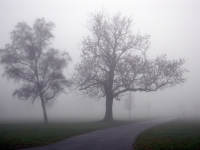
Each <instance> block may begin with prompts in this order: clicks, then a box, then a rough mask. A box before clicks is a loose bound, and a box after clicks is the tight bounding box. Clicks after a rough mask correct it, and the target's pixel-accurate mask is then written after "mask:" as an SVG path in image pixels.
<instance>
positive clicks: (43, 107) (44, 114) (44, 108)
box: [40, 95, 48, 124]
mask: <svg viewBox="0 0 200 150" xmlns="http://www.w3.org/2000/svg"><path fill="white" fill-rule="evenodd" d="M40 99H41V104H42V110H43V116H44V124H46V123H48V118H47V112H46V107H45V103H44V99H43V97H42V95H40Z"/></svg>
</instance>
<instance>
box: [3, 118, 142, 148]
mask: <svg viewBox="0 0 200 150" xmlns="http://www.w3.org/2000/svg"><path fill="white" fill-rule="evenodd" d="M137 121H139V120H137ZM128 123H130V122H127V121H114V122H103V121H99V122H90V123H63V124H58V123H57V124H5V125H0V149H18V148H28V147H35V146H41V145H47V144H51V143H55V142H58V141H60V140H63V139H66V138H69V137H72V136H76V135H80V134H84V133H87V132H91V131H95V130H100V129H104V128H109V127H114V126H120V125H125V124H128Z"/></svg>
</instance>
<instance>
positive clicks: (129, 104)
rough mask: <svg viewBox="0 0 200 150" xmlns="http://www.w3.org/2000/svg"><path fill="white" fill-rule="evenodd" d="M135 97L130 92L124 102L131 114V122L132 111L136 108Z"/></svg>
mask: <svg viewBox="0 0 200 150" xmlns="http://www.w3.org/2000/svg"><path fill="white" fill-rule="evenodd" d="M134 100H135V99H134V97H133V96H132V94H131V92H129V94H128V96H127V97H126V99H125V100H124V108H125V109H126V110H128V112H129V120H130V119H131V110H132V109H133V108H135V104H134Z"/></svg>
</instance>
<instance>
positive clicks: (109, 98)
mask: <svg viewBox="0 0 200 150" xmlns="http://www.w3.org/2000/svg"><path fill="white" fill-rule="evenodd" d="M112 105H113V97H112V96H109V95H107V96H106V113H105V117H104V119H103V121H114V119H113V112H112Z"/></svg>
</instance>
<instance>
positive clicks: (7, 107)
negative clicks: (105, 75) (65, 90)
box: [0, 0, 200, 121]
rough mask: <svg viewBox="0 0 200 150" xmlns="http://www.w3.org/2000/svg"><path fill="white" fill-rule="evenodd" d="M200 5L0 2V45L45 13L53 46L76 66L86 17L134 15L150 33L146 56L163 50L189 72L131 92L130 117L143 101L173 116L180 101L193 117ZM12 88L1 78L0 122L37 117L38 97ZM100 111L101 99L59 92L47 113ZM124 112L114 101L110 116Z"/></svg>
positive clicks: (111, 0) (115, 0) (167, 0)
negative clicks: (166, 84)
mask: <svg viewBox="0 0 200 150" xmlns="http://www.w3.org/2000/svg"><path fill="white" fill-rule="evenodd" d="M199 8H200V1H199V0H105V1H104V0H103V1H100V0H56V1H55V0H0V20H1V24H0V48H4V47H5V44H7V43H10V32H11V31H12V30H13V29H14V26H15V25H16V24H17V22H22V21H24V22H26V23H28V24H29V25H30V26H32V25H33V22H34V21H35V20H36V19H37V18H42V17H44V18H45V20H46V21H51V22H53V23H55V25H56V28H55V29H54V31H53V33H54V35H55V39H54V41H53V47H55V48H57V49H60V50H66V51H67V52H69V53H70V55H71V57H72V59H73V64H75V63H77V62H78V61H79V55H80V51H81V49H80V48H79V46H78V44H79V43H81V40H82V37H84V36H87V35H88V34H89V32H88V30H87V29H86V27H85V25H86V23H87V20H88V15H89V14H90V13H95V12H97V11H101V10H102V9H106V10H107V12H108V13H110V14H111V15H112V14H116V13H117V12H121V13H122V15H123V16H126V17H132V18H133V22H134V26H133V27H132V29H133V31H136V32H138V31H139V32H140V34H149V35H151V38H150V41H151V47H150V48H149V50H148V55H149V57H150V58H155V57H156V56H157V55H161V54H164V53H165V54H167V58H168V59H171V60H172V59H179V58H185V59H187V62H186V64H185V65H184V67H185V68H187V69H189V71H190V72H189V73H187V74H186V75H185V76H186V77H187V78H188V81H187V82H186V83H185V84H183V85H182V86H180V85H178V86H176V87H174V88H172V89H165V90H163V91H157V92H152V93H144V92H142V93H135V94H134V96H135V103H136V105H137V107H136V109H135V110H133V111H135V113H133V115H135V116H136V115H137V114H138V115H141V114H145V113H146V109H147V104H148V101H150V105H151V109H152V110H151V111H152V114H157V113H158V112H159V113H163V114H170V113H171V112H174V113H176V115H177V114H178V113H179V112H180V111H181V109H180V107H181V106H180V105H184V109H185V111H186V113H188V115H193V114H194V113H195V112H194V111H193V109H194V106H195V105H196V101H200V61H199V59H200V17H199V16H200V9H199ZM69 71H72V69H70V70H68V72H69ZM2 73H3V70H2V66H0V74H2ZM66 73H67V72H66ZM17 86H18V85H14V84H13V83H12V81H10V82H8V81H7V79H6V78H5V77H4V78H3V77H1V76H0V121H1V120H9V119H11V118H13V117H14V118H17V119H19V118H23V117H24V118H35V117H38V116H40V117H41V118H42V110H41V106H40V102H39V101H38V102H36V103H35V104H33V105H32V104H30V103H29V102H24V101H21V100H18V99H13V98H12V96H11V95H12V92H13V90H14V89H15V88H16V87H17ZM199 105H200V102H199ZM88 108H90V109H88ZM104 111H105V100H101V101H98V102H97V101H91V100H90V99H87V98H84V99H82V98H80V97H77V96H74V95H64V94H62V95H61V96H60V97H59V98H58V100H57V102H56V103H55V105H54V106H53V107H52V108H51V109H49V110H48V115H49V117H59V116H61V114H62V117H64V118H66V119H67V118H70V115H71V117H72V114H75V117H77V118H78V117H80V116H81V115H80V114H82V115H83V114H84V115H85V116H88V115H91V114H99V116H101V117H100V118H103V116H104V113H105V112H104ZM126 113H127V112H126V111H125V110H124V109H123V102H122V101H121V102H118V101H115V102H114V117H117V116H120V115H121V116H123V115H125V114H126ZM199 113H200V112H199ZM63 114H64V115H63Z"/></svg>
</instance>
